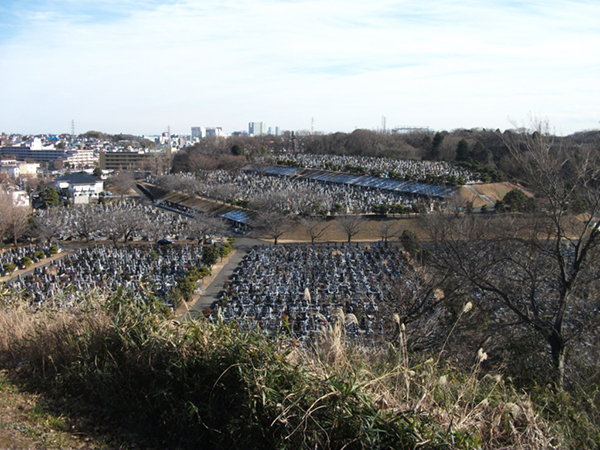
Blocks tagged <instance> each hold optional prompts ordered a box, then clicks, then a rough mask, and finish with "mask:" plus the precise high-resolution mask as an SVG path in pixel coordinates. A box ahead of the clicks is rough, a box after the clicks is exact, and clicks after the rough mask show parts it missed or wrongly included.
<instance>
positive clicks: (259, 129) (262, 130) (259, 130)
mask: <svg viewBox="0 0 600 450" xmlns="http://www.w3.org/2000/svg"><path fill="white" fill-rule="evenodd" d="M248 134H251V135H254V136H260V135H261V134H267V124H266V123H265V122H250V123H249V124H248Z"/></svg>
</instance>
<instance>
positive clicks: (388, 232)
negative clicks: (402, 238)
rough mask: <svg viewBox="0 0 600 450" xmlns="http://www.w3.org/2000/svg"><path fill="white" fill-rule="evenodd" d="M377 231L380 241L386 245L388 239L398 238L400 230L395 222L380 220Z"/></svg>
mask: <svg viewBox="0 0 600 450" xmlns="http://www.w3.org/2000/svg"><path fill="white" fill-rule="evenodd" d="M378 231H379V236H380V237H381V240H382V241H383V242H384V244H386V245H387V243H388V241H389V239H390V238H392V237H395V236H398V234H399V232H400V229H399V228H398V224H397V222H395V221H391V220H382V221H380V222H379V226H378Z"/></svg>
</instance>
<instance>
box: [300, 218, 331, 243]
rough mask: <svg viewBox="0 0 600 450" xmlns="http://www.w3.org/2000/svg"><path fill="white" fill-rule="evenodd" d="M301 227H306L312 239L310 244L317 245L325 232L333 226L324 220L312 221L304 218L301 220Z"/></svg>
mask: <svg viewBox="0 0 600 450" xmlns="http://www.w3.org/2000/svg"><path fill="white" fill-rule="evenodd" d="M299 223H300V225H302V226H303V227H304V230H305V231H306V234H308V236H309V237H310V243H311V244H313V245H314V244H315V241H316V240H317V239H321V238H322V237H323V235H324V234H325V232H326V231H327V230H328V229H329V227H330V226H331V223H327V222H325V221H324V220H322V219H311V218H308V217H303V218H301V219H300V220H299Z"/></svg>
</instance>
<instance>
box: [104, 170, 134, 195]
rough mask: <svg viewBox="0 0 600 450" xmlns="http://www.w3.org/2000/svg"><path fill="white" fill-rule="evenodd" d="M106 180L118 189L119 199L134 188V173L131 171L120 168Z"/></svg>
mask: <svg viewBox="0 0 600 450" xmlns="http://www.w3.org/2000/svg"><path fill="white" fill-rule="evenodd" d="M108 182H109V184H110V185H111V186H115V187H116V188H117V189H118V190H119V192H120V193H121V199H123V197H124V196H125V194H127V193H129V191H130V190H131V189H133V188H134V186H135V175H134V174H133V172H130V171H127V170H121V171H120V172H119V173H118V174H116V175H115V176H112V177H110V178H109V179H108Z"/></svg>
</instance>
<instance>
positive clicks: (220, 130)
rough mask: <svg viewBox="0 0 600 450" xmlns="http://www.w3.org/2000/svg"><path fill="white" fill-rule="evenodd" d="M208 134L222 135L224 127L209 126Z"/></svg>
mask: <svg viewBox="0 0 600 450" xmlns="http://www.w3.org/2000/svg"><path fill="white" fill-rule="evenodd" d="M206 136H207V137H208V136H214V137H221V136H224V134H223V128H221V127H212V128H207V129H206Z"/></svg>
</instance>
